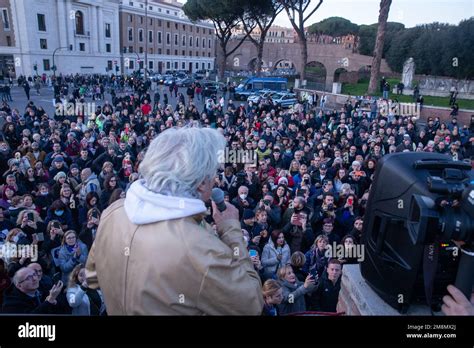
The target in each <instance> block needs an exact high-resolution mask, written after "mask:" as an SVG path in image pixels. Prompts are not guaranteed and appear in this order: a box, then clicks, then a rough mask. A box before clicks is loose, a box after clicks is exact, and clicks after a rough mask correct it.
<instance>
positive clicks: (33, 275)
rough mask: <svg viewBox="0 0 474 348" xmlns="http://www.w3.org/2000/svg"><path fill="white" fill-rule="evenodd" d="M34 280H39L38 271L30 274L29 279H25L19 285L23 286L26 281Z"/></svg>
mask: <svg viewBox="0 0 474 348" xmlns="http://www.w3.org/2000/svg"><path fill="white" fill-rule="evenodd" d="M33 278H38V274H37V273H36V271H35V273H33V274H30V275H29V276H28V277H26V278H25V279H23V280H22V281H21V282H18V284H21V283H23V282H26V281H31V280H33Z"/></svg>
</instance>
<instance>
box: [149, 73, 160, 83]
mask: <svg viewBox="0 0 474 348" xmlns="http://www.w3.org/2000/svg"><path fill="white" fill-rule="evenodd" d="M150 79H151V80H152V81H153V82H157V83H163V82H161V81H162V80H163V75H161V74H154V75H152V76H150Z"/></svg>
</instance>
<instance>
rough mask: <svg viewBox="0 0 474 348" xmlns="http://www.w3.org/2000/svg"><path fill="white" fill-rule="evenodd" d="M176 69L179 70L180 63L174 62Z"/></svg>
mask: <svg viewBox="0 0 474 348" xmlns="http://www.w3.org/2000/svg"><path fill="white" fill-rule="evenodd" d="M174 69H175V70H178V62H174Z"/></svg>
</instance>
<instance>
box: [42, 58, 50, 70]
mask: <svg viewBox="0 0 474 348" xmlns="http://www.w3.org/2000/svg"><path fill="white" fill-rule="evenodd" d="M43 70H44V71H49V70H51V66H50V65H49V59H43Z"/></svg>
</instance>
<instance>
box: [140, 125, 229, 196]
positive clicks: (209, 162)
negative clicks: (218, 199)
mask: <svg viewBox="0 0 474 348" xmlns="http://www.w3.org/2000/svg"><path fill="white" fill-rule="evenodd" d="M225 146H226V140H225V138H224V137H223V136H222V135H221V134H220V133H219V132H218V131H217V130H215V129H211V128H196V127H184V128H170V129H167V130H165V131H164V132H163V133H161V134H160V135H158V136H157V137H156V138H155V139H154V140H153V141H152V142H151V144H150V146H149V147H148V150H147V151H146V154H145V158H144V159H143V161H142V163H141V164H140V169H139V172H140V174H141V175H142V177H143V179H144V180H145V185H146V187H147V188H148V189H149V190H151V191H153V192H157V193H160V194H164V195H171V196H177V197H193V198H200V194H199V193H198V192H197V189H198V186H199V185H200V184H201V183H202V182H203V181H205V180H206V179H212V178H214V176H215V175H216V171H217V169H218V167H219V154H220V153H221V151H222V152H223V151H224V149H225Z"/></svg>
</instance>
